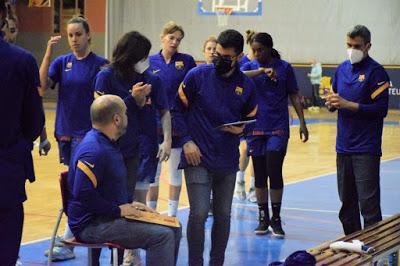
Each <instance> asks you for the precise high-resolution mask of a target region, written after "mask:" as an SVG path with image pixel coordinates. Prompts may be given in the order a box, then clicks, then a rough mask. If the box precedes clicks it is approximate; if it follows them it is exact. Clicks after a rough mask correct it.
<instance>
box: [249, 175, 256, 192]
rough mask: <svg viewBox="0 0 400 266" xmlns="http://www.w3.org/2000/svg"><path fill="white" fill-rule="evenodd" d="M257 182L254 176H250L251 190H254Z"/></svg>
mask: <svg viewBox="0 0 400 266" xmlns="http://www.w3.org/2000/svg"><path fill="white" fill-rule="evenodd" d="M255 182H256V179H255V178H254V176H250V189H254V187H255Z"/></svg>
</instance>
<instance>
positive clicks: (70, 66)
mask: <svg viewBox="0 0 400 266" xmlns="http://www.w3.org/2000/svg"><path fill="white" fill-rule="evenodd" d="M71 69H72V62H68V63H67V65H66V66H65V71H70V70H71Z"/></svg>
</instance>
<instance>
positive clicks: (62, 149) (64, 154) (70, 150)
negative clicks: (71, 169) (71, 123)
mask: <svg viewBox="0 0 400 266" xmlns="http://www.w3.org/2000/svg"><path fill="white" fill-rule="evenodd" d="M82 139H83V138H80V137H79V138H78V137H72V138H71V140H67V141H65V140H60V139H58V138H57V143H58V152H59V156H60V163H62V164H64V165H69V163H70V161H71V158H72V155H73V154H74V152H75V149H76V147H77V146H78V144H79V143H80V142H81V141H82Z"/></svg>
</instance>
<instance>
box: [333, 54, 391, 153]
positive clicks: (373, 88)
mask: <svg viewBox="0 0 400 266" xmlns="http://www.w3.org/2000/svg"><path fill="white" fill-rule="evenodd" d="M389 83H390V82H389V77H388V75H387V73H386V71H385V70H384V69H383V67H382V66H381V65H380V64H379V63H377V62H376V61H374V60H373V59H372V58H370V57H366V58H365V59H363V60H362V61H361V62H360V63H358V64H354V65H352V64H351V63H350V61H349V60H347V61H345V62H343V63H342V64H340V65H339V66H338V69H337V70H336V73H335V76H334V79H333V83H332V88H333V91H334V92H336V93H338V94H339V95H340V96H341V97H343V98H344V99H346V100H348V101H352V102H356V103H358V104H359V109H358V111H357V112H353V111H350V110H346V109H340V110H339V111H338V123H337V137H336V152H337V153H368V154H373V155H382V151H381V144H382V129H383V119H384V117H385V116H386V114H387V111H388V102H389V93H388V90H387V89H388V88H389Z"/></svg>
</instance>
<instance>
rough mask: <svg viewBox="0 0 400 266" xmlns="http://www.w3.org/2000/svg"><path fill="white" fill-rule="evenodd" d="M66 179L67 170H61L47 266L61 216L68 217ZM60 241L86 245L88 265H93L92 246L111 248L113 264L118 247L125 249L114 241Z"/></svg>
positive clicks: (73, 244) (79, 245)
mask: <svg viewBox="0 0 400 266" xmlns="http://www.w3.org/2000/svg"><path fill="white" fill-rule="evenodd" d="M67 179H68V172H62V173H61V175H60V180H59V181H60V190H61V200H62V207H61V209H60V211H59V213H58V217H57V222H56V225H55V227H54V230H53V234H52V236H51V242H50V249H49V256H48V260H47V265H48V266H50V265H51V262H52V256H53V248H54V244H55V238H56V235H57V231H58V227H59V226H60V222H61V218H62V216H63V214H65V215H66V216H67V217H68V214H67V202H68V192H67V189H68V184H67ZM61 242H62V243H64V244H66V245H69V246H74V247H86V248H87V249H88V266H92V265H93V259H92V249H94V248H109V249H111V250H112V262H113V264H112V265H113V266H118V249H125V248H124V247H121V246H120V245H118V244H114V243H96V244H93V243H84V242H80V241H78V240H77V239H76V238H72V239H64V240H63V241H61Z"/></svg>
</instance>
